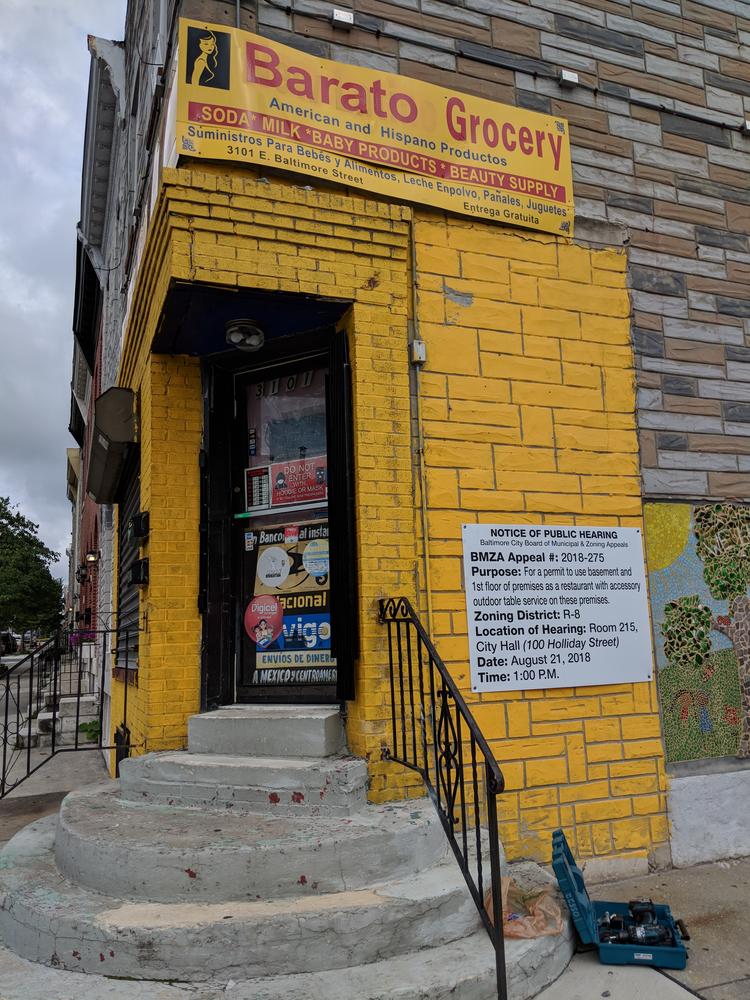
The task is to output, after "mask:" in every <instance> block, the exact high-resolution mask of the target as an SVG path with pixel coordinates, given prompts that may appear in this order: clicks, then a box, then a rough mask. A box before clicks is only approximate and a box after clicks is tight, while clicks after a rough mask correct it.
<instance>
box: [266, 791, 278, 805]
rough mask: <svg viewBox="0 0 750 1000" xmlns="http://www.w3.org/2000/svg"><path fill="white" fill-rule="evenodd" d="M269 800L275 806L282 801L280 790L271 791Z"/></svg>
mask: <svg viewBox="0 0 750 1000" xmlns="http://www.w3.org/2000/svg"><path fill="white" fill-rule="evenodd" d="M268 801H269V802H270V803H271V805H272V806H275V805H276V804H277V803H278V802H280V801H281V800H280V799H279V794H278V792H271V793H270V794H269V796H268Z"/></svg>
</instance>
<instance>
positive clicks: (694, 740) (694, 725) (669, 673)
mask: <svg viewBox="0 0 750 1000" xmlns="http://www.w3.org/2000/svg"><path fill="white" fill-rule="evenodd" d="M706 669H707V670H708V671H711V670H713V675H712V677H711V679H710V681H709V682H707V683H706V682H703V683H701V682H700V675H697V676H696V674H695V671H694V670H693V669H692V668H688V669H682V668H680V667H677V666H674V665H673V664H671V663H670V665H669V666H668V667H665V668H663V669H662V670H660V671H659V700H660V701H661V704H662V719H663V724H664V740H665V743H666V747H667V760H668V761H677V760H699V759H701V758H703V757H728V756H730V755H731V754H736V753H737V747H738V744H739V739H740V732H741V726H739V725H729V724H728V723H727V722H726V721H725V711H726V709H727V708H729V709H734V710H735V712H736V713H737V715H738V717H739V718H742V707H741V701H740V684H739V678H738V675H737V657H736V656H735V655H734V651H733V650H731V649H717V650H714V652H712V653H711V654H710V656H709V657H708V658H707V660H706ZM685 690H688V691H696V690H703V691H704V692H705V694H706V697H707V700H708V705H707V708H708V714H709V717H710V719H711V723H712V726H713V729H712V731H711V732H710V733H702V732H701V730H700V722H699V718H698V711H697V709H696V708H695V707H691V708H690V711H689V715H688V718H687V719H683V718H681V714H680V701H679V696H680V694H681V693H682V692H683V691H685Z"/></svg>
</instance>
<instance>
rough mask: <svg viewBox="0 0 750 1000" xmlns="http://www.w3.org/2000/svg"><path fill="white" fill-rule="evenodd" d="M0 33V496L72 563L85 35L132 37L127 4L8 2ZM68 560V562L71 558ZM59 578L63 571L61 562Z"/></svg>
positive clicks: (119, 0)
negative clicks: (69, 490)
mask: <svg viewBox="0 0 750 1000" xmlns="http://www.w3.org/2000/svg"><path fill="white" fill-rule="evenodd" d="M2 6H3V30H2V32H0V130H1V131H2V134H3V136H4V142H3V143H2V144H1V145H0V176H2V179H3V197H2V199H0V495H9V496H10V497H11V499H12V500H14V501H15V502H17V503H18V504H19V505H20V507H21V509H22V511H23V512H24V513H25V514H26V515H27V516H29V517H31V518H32V519H33V520H34V521H37V522H38V523H39V525H40V533H41V535H42V537H43V538H44V540H45V541H46V542H47V544H48V545H49V546H50V547H51V548H53V549H55V550H56V551H59V552H60V553H61V554H62V553H64V549H65V546H66V545H67V544H68V542H69V538H70V504H69V503H68V501H67V499H66V496H65V449H66V448H70V447H73V446H74V441H73V439H72V438H71V437H70V436H69V434H68V432H67V425H68V413H69V401H70V373H71V357H72V346H73V340H72V334H71V320H72V314H73V281H74V275H75V225H76V222H77V221H78V218H79V214H80V184H81V155H82V150H83V132H84V125H85V110H86V95H87V89H88V73H89V54H88V50H87V47H86V35H87V34H94V35H100V36H103V37H105V38H122V35H123V27H124V22H125V6H126V4H125V0H68V2H67V3H64V4H50V3H49V2H48V0H44V2H41V0H33V2H29V0H3V4H2ZM63 560H64V555H63ZM58 572H63V564H62V562H61V563H58Z"/></svg>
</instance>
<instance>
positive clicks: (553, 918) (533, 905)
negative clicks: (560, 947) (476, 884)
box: [484, 878, 563, 938]
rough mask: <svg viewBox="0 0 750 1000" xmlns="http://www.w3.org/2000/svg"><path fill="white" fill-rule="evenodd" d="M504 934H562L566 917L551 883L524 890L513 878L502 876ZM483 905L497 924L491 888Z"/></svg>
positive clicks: (540, 935)
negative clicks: (494, 916) (563, 915)
mask: <svg viewBox="0 0 750 1000" xmlns="http://www.w3.org/2000/svg"><path fill="white" fill-rule="evenodd" d="M501 884H502V894H503V934H504V935H505V937H509V938H539V937H547V936H550V937H551V936H553V935H555V934H562V930H563V917H562V910H561V909H560V905H559V903H558V902H557V900H556V899H555V896H554V889H553V887H552V885H549V886H542V887H541V888H539V887H538V886H537V887H535V888H533V889H530V890H528V891H524V890H523V889H522V888H521V886H520V885H519V884H518V883H517V882H516V881H515V880H514V879H512V878H504V879H502V883H501ZM484 908H485V909H486V911H487V915H488V916H489V918H490V923H494V921H493V914H492V887H490V888H489V889H488V890H487V892H486V893H485V896H484Z"/></svg>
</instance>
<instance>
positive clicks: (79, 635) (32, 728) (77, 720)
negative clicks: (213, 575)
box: [0, 628, 130, 799]
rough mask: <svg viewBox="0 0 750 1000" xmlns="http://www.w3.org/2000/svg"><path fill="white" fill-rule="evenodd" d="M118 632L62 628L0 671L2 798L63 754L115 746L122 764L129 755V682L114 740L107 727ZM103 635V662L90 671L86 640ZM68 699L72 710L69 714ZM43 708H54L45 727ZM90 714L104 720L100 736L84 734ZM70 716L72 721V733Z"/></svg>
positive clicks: (0, 666)
mask: <svg viewBox="0 0 750 1000" xmlns="http://www.w3.org/2000/svg"><path fill="white" fill-rule="evenodd" d="M120 631H121V632H122V630H120ZM126 631H127V630H126ZM116 632H117V629H114V628H106V629H90V628H72V629H61V630H60V631H58V632H56V633H55V634H54V635H53V636H52V637H51V638H49V639H47V640H46V641H45V642H43V643H42V644H41V645H40V646H38V647H37V648H36V649H34V650H32V651H31V652H30V653H28V654H27V655H26V656H24V657H23V658H22V659H21V660H19V661H18V662H17V663H14V664H12V665H11V666H9V667H8V668H7V669H6V670H5V671H4V673H0V799H3V798H4V797H5V796H6V795H8V794H9V793H10V792H12V791H13V790H14V789H15V788H17V787H18V786H19V785H20V784H21V783H22V782H24V781H26V780H27V779H28V778H30V777H31V775H32V774H34V773H35V772H36V771H38V770H39V768H40V767H42V766H43V765H44V764H46V763H47V761H49V760H51V759H52V758H53V757H54V756H56V755H57V754H59V753H71V752H76V751H79V750H114V751H115V753H116V761H117V764H118V766H119V761H120V760H122V759H123V758H124V757H127V756H128V754H129V750H130V732H129V729H128V725H127V686H128V685H127V683H126V685H125V698H124V705H123V718H122V722H121V723H120V725H119V727H118V729H117V732H116V734H115V739H114V742H112V743H110V742H109V741H108V740H107V741H105V739H104V731H103V727H104V699H105V680H106V671H107V667H108V649H107V646H108V643H107V639H108V636H110V635H112V634H113V633H116ZM99 637H101V638H102V640H103V641H102V657H101V665H100V667H98V666H96V665H95V663H94V661H93V660H92V661H91V663H90V665H89V669H86V667H85V664H84V656H83V643H84V641H91V640H96V639H97V638H99ZM126 666H127V664H126ZM0 670H2V664H0ZM95 675H96V676H95ZM92 697H93V703H92V701H91V699H92ZM63 698H65V699H66V704H67V705H68V706H70V708H71V711H69V712H68V714H67V716H65V717H64V715H63V712H62V709H61V704H62V699H63ZM84 698H85V699H89V702H88V704H87V705H86V706H85V707H86V708H87V709H88V711H83V707H84V702H83V701H82V699H84ZM43 709H47V710H48V711H49V712H50V715H49V717H48V718H46V719H45V720H44V722H45V727H46V728H45V729H44V730H42V729H41V726H40V724H41V722H42V720H40V719H39V716H40V713H41V712H42V710H43ZM87 716H88V717H89V721H90V722H91V723H94V722H96V723H98V727H97V728H98V732H97V733H96V739H90V738H89V739H86V738H83V737H82V735H81V733H82V729H81V726H82V725H83V726H84V730H85V722H82V717H83V719H84V720H85V719H86V717H87ZM65 718H67V719H70V723H69V726H68V728H67V731H66V723H65V721H64V719H65ZM70 726H72V731H71V730H70ZM32 751H33V752H32Z"/></svg>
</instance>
